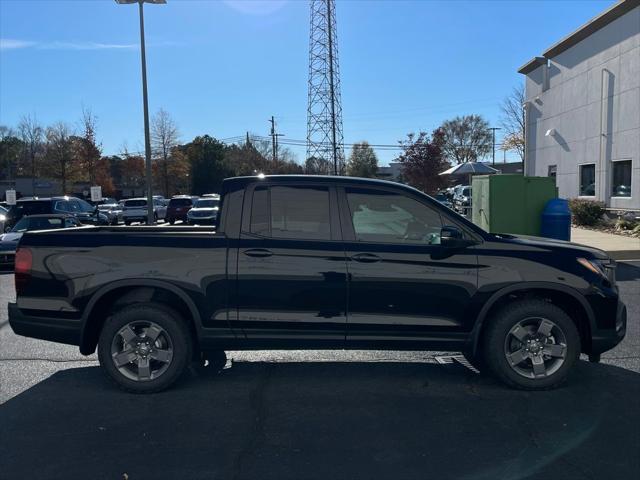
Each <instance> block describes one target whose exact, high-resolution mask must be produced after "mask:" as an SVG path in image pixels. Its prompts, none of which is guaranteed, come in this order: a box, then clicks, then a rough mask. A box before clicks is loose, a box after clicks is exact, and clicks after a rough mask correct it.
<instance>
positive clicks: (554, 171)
mask: <svg viewBox="0 0 640 480" xmlns="http://www.w3.org/2000/svg"><path fill="white" fill-rule="evenodd" d="M557 172H558V167H557V166H556V165H549V167H548V169H547V177H553V178H556V174H557Z"/></svg>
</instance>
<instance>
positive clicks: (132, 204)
mask: <svg viewBox="0 0 640 480" xmlns="http://www.w3.org/2000/svg"><path fill="white" fill-rule="evenodd" d="M166 215H167V207H165V206H164V205H163V204H162V201H161V200H159V199H156V198H154V199H153V217H154V218H153V219H154V221H156V222H157V221H158V220H164V218H165V217H166ZM122 218H123V220H124V223H125V225H131V223H132V222H146V221H147V199H146V198H130V199H129V200H125V202H124V208H123V209H122Z"/></svg>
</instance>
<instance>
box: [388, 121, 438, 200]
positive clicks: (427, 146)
mask: <svg viewBox="0 0 640 480" xmlns="http://www.w3.org/2000/svg"><path fill="white" fill-rule="evenodd" d="M399 143H400V146H401V148H402V153H401V154H400V156H399V157H398V158H397V161H398V162H400V164H401V174H402V178H403V179H404V181H406V182H407V183H408V184H409V185H411V186H412V187H415V188H417V189H418V190H422V191H423V192H425V193H429V194H431V193H435V192H436V191H437V190H438V189H440V188H442V187H444V186H445V185H446V180H445V179H444V178H443V177H442V176H440V175H439V174H440V173H441V172H443V171H444V170H446V169H447V168H449V166H450V164H449V163H448V162H447V160H446V159H445V157H444V148H443V147H444V144H445V137H444V132H443V131H442V130H440V129H438V130H435V131H434V132H433V134H432V135H431V137H430V136H429V134H428V133H426V132H420V133H419V134H418V135H415V134H413V133H410V134H408V135H407V139H406V140H401V141H400V142H399Z"/></svg>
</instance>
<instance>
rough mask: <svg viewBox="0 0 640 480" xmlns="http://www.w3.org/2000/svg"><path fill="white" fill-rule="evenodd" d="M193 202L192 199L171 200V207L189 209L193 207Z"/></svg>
mask: <svg viewBox="0 0 640 480" xmlns="http://www.w3.org/2000/svg"><path fill="white" fill-rule="evenodd" d="M192 204H193V202H192V201H191V199H190V198H172V199H171V200H169V206H170V207H188V206H191V205H192Z"/></svg>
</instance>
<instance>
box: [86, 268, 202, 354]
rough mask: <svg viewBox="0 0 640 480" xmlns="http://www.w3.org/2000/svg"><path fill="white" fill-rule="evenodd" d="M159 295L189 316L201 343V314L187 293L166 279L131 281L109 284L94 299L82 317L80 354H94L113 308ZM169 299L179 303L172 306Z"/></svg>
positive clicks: (163, 300)
mask: <svg viewBox="0 0 640 480" xmlns="http://www.w3.org/2000/svg"><path fill="white" fill-rule="evenodd" d="M157 295H160V298H161V299H162V301H161V303H166V304H168V305H169V306H170V307H172V308H174V309H176V310H178V311H179V313H181V314H182V315H183V316H184V317H185V320H187V321H188V323H189V325H190V328H191V330H192V333H193V334H194V335H195V337H194V339H196V340H198V339H199V338H200V336H201V328H202V327H201V326H202V323H201V317H200V312H199V310H198V308H197V307H196V305H195V303H194V302H193V300H192V299H191V298H190V297H189V296H188V295H187V294H186V293H185V292H184V290H182V289H181V288H179V287H177V286H175V285H173V284H171V283H169V282H164V281H162V280H153V279H127V280H120V281H117V282H113V283H111V284H109V285H105V286H104V287H102V288H100V289H98V290H97V291H96V292H95V293H94V294H93V295H92V296H91V298H90V300H89V302H88V303H87V306H86V307H85V309H84V314H83V316H82V327H81V330H80V353H82V354H83V355H90V354H92V353H93V352H94V351H95V349H96V346H97V344H98V336H99V334H100V330H101V329H102V325H103V324H104V321H105V320H106V319H107V317H108V315H109V313H110V312H111V309H112V308H111V307H112V306H113V305H116V304H118V303H120V304H121V305H122V306H123V307H124V306H126V305H129V304H131V303H134V302H136V301H149V300H150V299H152V298H155V297H156V296H157ZM145 297H146V298H145ZM169 300H174V301H177V302H174V303H169V302H168V301H169Z"/></svg>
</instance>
